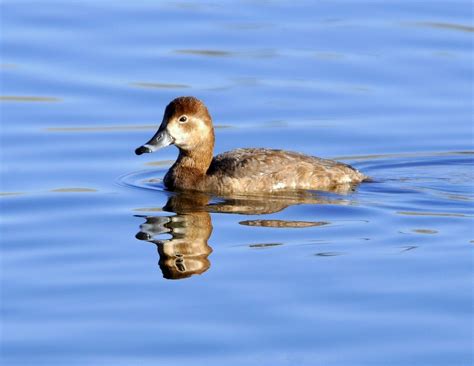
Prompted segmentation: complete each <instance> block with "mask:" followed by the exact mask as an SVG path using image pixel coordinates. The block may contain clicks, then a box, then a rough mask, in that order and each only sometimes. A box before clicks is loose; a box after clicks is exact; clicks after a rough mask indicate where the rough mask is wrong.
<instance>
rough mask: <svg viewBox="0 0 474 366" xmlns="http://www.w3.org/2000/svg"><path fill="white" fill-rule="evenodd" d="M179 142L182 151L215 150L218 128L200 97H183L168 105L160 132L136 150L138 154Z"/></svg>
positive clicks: (178, 145) (177, 144)
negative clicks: (214, 126)
mask: <svg viewBox="0 0 474 366" xmlns="http://www.w3.org/2000/svg"><path fill="white" fill-rule="evenodd" d="M171 144H173V145H176V146H177V147H178V148H179V149H180V151H182V152H190V151H193V150H202V149H204V148H205V149H206V150H208V151H209V150H210V151H211V153H212V150H213V148H214V128H213V126H212V119H211V116H210V114H209V112H208V110H207V108H206V106H205V105H204V103H203V102H201V101H200V100H199V99H197V98H195V97H179V98H176V99H174V100H173V101H172V102H171V103H170V104H168V105H167V106H166V109H165V113H164V115H163V121H162V122H161V125H160V128H159V129H158V131H157V132H156V134H155V135H154V136H153V137H152V138H151V139H150V141H148V142H147V143H146V144H144V145H143V146H140V147H139V148H138V149H136V150H135V153H136V154H137V155H141V154H143V153H151V152H154V151H156V150H158V149H161V148H162V147H166V146H168V145H171Z"/></svg>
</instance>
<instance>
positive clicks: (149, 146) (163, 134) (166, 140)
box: [135, 130, 174, 155]
mask: <svg viewBox="0 0 474 366" xmlns="http://www.w3.org/2000/svg"><path fill="white" fill-rule="evenodd" d="M173 141H174V140H173V138H172V137H171V135H170V134H169V133H168V131H167V130H161V131H158V132H157V133H156V135H155V136H153V137H152V138H151V140H150V141H148V142H147V143H146V144H145V145H143V146H140V147H139V148H138V149H136V150H135V154H137V155H141V154H145V153H152V152H154V151H156V150H158V149H161V148H163V147H166V146H169V145H171V144H172V143H173Z"/></svg>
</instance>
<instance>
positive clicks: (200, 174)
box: [135, 97, 367, 194]
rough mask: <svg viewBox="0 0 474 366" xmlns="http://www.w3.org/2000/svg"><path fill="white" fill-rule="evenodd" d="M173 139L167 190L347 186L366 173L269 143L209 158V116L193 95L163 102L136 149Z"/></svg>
mask: <svg viewBox="0 0 474 366" xmlns="http://www.w3.org/2000/svg"><path fill="white" fill-rule="evenodd" d="M170 144H174V145H176V146H177V147H178V148H179V156H178V159H177V160H176V162H175V163H174V165H173V166H172V167H171V168H170V170H169V171H168V173H167V174H166V176H165V178H164V183H165V186H166V187H167V188H168V189H171V190H180V191H185V190H195V191H201V192H211V193H218V194H241V193H244V194H245V193H252V194H256V193H257V194H258V193H269V192H281V191H292V190H308V189H313V190H324V191H330V190H335V191H338V192H341V191H345V190H348V189H350V188H351V187H352V186H354V185H355V184H357V183H360V182H362V181H363V180H364V179H366V178H367V177H366V176H364V175H363V174H362V173H360V172H359V171H358V170H357V169H355V168H353V167H351V166H349V165H347V164H343V163H339V162H337V161H334V160H327V159H321V158H316V157H313V156H308V155H304V154H300V153H296V152H290V151H283V150H273V149H256V148H250V149H237V150H232V151H229V152H225V153H222V154H219V155H217V156H216V157H214V158H213V150H214V128H213V125H212V119H211V116H210V114H209V112H208V110H207V108H206V106H205V105H204V103H202V102H201V101H200V100H198V99H196V98H194V97H180V98H176V99H174V100H173V101H172V102H171V103H170V104H168V106H167V107H166V110H165V113H164V117H163V121H162V123H161V126H160V128H159V129H158V132H157V133H156V134H155V136H153V138H152V139H151V140H150V141H149V142H147V143H146V144H145V145H143V146H141V147H139V148H138V149H137V150H136V151H135V152H136V153H137V154H138V155H140V154H142V153H145V152H153V151H155V150H157V149H159V148H161V147H165V146H168V145H170Z"/></svg>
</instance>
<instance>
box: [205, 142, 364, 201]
mask: <svg viewBox="0 0 474 366" xmlns="http://www.w3.org/2000/svg"><path fill="white" fill-rule="evenodd" d="M206 175H207V179H206V182H203V183H204V184H205V185H207V188H209V189H210V190H212V191H219V192H229V193H232V192H234V193H250V192H272V191H279V190H295V189H315V190H332V189H337V188H338V187H347V186H348V185H351V184H356V183H359V182H361V181H362V180H364V178H365V176H364V175H363V174H362V173H360V172H359V171H358V170H356V169H354V168H352V167H351V166H349V165H346V164H343V163H339V162H336V161H334V160H327V159H320V158H316V157H313V156H308V155H304V154H299V153H296V152H290V151H284V150H272V149H237V150H232V151H228V152H225V153H222V154H219V155H217V156H216V157H214V159H213V160H212V163H211V165H210V167H209V170H208V171H207V174H206ZM203 188H204V187H203ZM204 190H206V189H204Z"/></svg>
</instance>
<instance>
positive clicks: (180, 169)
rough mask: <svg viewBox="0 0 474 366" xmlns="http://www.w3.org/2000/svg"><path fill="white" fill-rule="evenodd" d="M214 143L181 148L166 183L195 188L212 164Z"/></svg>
mask: <svg viewBox="0 0 474 366" xmlns="http://www.w3.org/2000/svg"><path fill="white" fill-rule="evenodd" d="M213 150H214V143H213V142H212V143H211V144H209V143H208V144H206V145H204V144H203V145H200V146H197V147H196V146H195V147H194V148H193V149H192V150H184V149H180V150H179V156H178V159H177V160H176V162H175V163H174V165H173V166H172V167H171V169H170V172H169V173H168V174H167V177H165V184H166V185H167V186H169V187H172V188H175V189H195V188H196V184H198V182H199V181H200V180H201V179H203V177H204V176H205V175H206V172H207V170H208V169H209V166H210V165H211V161H212V156H213Z"/></svg>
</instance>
